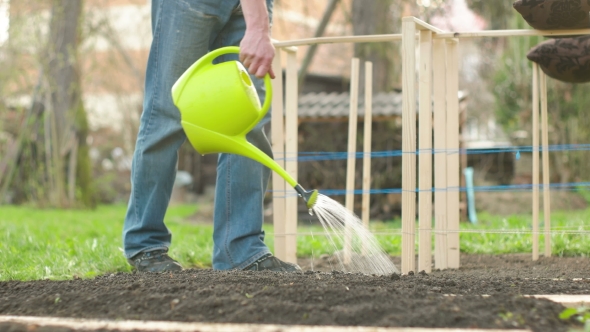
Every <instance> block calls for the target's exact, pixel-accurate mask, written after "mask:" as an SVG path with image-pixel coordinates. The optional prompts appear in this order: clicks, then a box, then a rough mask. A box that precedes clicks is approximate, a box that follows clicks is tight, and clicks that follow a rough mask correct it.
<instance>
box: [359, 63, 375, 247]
mask: <svg viewBox="0 0 590 332" xmlns="http://www.w3.org/2000/svg"><path fill="white" fill-rule="evenodd" d="M364 121H365V124H364V132H363V135H364V137H363V152H364V154H363V198H362V206H361V208H362V215H361V220H362V222H363V226H365V228H366V229H369V219H370V212H371V194H370V190H371V151H372V150H371V142H372V139H373V63H372V62H370V61H367V62H365V120H364ZM362 253H363V255H365V254H367V247H366V245H365V243H363V244H362Z"/></svg>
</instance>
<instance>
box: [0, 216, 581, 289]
mask: <svg viewBox="0 0 590 332" xmlns="http://www.w3.org/2000/svg"><path fill="white" fill-rule="evenodd" d="M125 209H126V207H125V206H123V205H113V206H101V207H99V208H98V209H96V210H92V211H86V210H47V209H35V208H30V207H17V206H0V257H2V260H0V280H34V279H70V278H75V277H80V278H89V277H93V276H96V275H99V274H104V273H111V272H128V271H131V269H130V266H129V265H128V264H127V262H126V261H125V259H124V257H123V255H122V252H121V228H122V224H123V216H124V215H125ZM195 211H196V207H195V206H190V205H181V206H173V207H171V208H170V209H169V211H168V213H167V215H166V224H167V225H168V226H169V228H170V229H171V231H172V233H173V245H172V247H171V248H170V253H171V255H172V256H173V257H175V258H176V259H178V260H179V261H180V262H181V263H182V264H183V265H184V266H185V267H207V266H210V265H211V252H212V247H213V242H212V232H213V229H212V226H209V225H200V224H194V223H191V222H190V221H187V217H188V216H190V215H192V214H193V213H194V212H195ZM478 219H479V220H480V221H479V223H478V224H477V225H472V224H468V223H462V224H461V228H462V230H463V231H464V232H463V233H462V234H461V251H462V252H465V253H488V254H500V253H516V252H530V251H531V248H532V237H531V235H530V234H526V233H527V232H530V230H531V218H530V216H526V215H524V216H513V217H508V218H504V217H495V216H490V215H486V214H480V215H479V216H478ZM551 220H552V228H553V229H554V230H556V231H558V232H557V233H555V234H553V236H552V241H553V249H552V250H553V253H554V254H555V255H567V256H573V255H583V256H590V240H589V238H588V234H585V233H581V234H580V233H578V234H576V233H575V232H584V231H588V228H589V227H588V225H587V224H588V223H587V222H585V221H587V220H590V209H589V210H583V211H572V212H554V213H552V217H551ZM371 229H372V231H373V233H374V234H375V235H376V237H377V238H378V240H379V242H380V243H381V244H382V246H383V248H384V249H385V250H386V251H387V252H388V253H390V254H392V255H399V254H400V250H401V236H400V229H401V225H400V221H399V220H394V221H389V222H374V223H372V225H371ZM265 230H266V232H267V243H268V244H269V246H270V247H271V248H272V246H273V235H272V233H273V228H272V225H265ZM484 230H485V231H487V232H488V233H481V231H484ZM298 231H299V233H300V234H301V235H300V236H298V238H297V252H298V255H299V256H300V257H310V256H313V257H319V256H320V255H322V254H330V253H331V252H332V251H333V249H332V248H331V247H330V246H329V245H328V241H326V240H325V235H323V230H322V229H321V227H320V226H318V225H312V224H310V223H309V222H307V221H301V222H300V225H299V229H298ZM559 231H565V232H559ZM540 244H541V252H542V250H543V237H542V236H541V239H540Z"/></svg>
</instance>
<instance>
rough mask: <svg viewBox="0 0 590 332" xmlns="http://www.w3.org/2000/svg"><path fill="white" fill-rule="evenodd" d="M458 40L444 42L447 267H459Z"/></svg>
mask: <svg viewBox="0 0 590 332" xmlns="http://www.w3.org/2000/svg"><path fill="white" fill-rule="evenodd" d="M458 44H459V41H458V40H457V39H449V40H447V149H448V151H449V152H448V156H447V186H448V188H449V191H448V193H447V206H448V210H447V225H448V230H449V234H448V235H447V245H448V257H447V261H448V267H449V268H451V269H457V268H459V264H460V262H459V218H460V213H459V185H460V180H459V176H460V174H461V170H460V169H459V52H458Z"/></svg>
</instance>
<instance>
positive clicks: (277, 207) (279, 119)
mask: <svg viewBox="0 0 590 332" xmlns="http://www.w3.org/2000/svg"><path fill="white" fill-rule="evenodd" d="M281 53H282V52H281V49H280V48H279V49H277V51H276V54H275V58H274V60H273V63H272V68H273V70H274V72H275V73H276V78H275V79H274V80H272V89H273V91H274V92H275V93H273V100H272V116H271V140H272V151H273V153H274V155H275V157H278V158H276V162H277V163H278V164H279V166H281V167H282V168H283V169H284V168H285V116H284V112H283V110H284V106H283V102H284V101H283V74H282V73H283V69H282V65H281ZM285 183H286V182H285V180H284V179H283V178H282V177H281V176H280V175H278V174H277V173H276V172H272V190H273V195H272V212H273V213H272V218H273V225H274V232H275V239H274V246H275V248H274V254H275V256H277V258H278V259H281V260H286V259H287V246H286V242H285V234H286V233H287V231H286V226H287V225H286V222H287V219H286V214H285V195H286V192H285V188H286V185H285Z"/></svg>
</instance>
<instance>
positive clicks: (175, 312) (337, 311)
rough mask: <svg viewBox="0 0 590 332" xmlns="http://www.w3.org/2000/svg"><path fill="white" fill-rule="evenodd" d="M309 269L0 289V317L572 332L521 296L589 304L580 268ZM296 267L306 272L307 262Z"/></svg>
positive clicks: (484, 259)
mask: <svg viewBox="0 0 590 332" xmlns="http://www.w3.org/2000/svg"><path fill="white" fill-rule="evenodd" d="M313 263H314V269H317V270H323V271H327V272H320V271H309V270H307V271H306V272H304V273H292V274H279V273H271V272H237V271H231V272H218V271H212V270H185V271H182V272H178V273H164V274H151V273H119V274H111V275H104V276H100V277H97V278H94V279H77V280H69V281H49V280H43V281H31V282H18V281H10V282H2V283H0V315H24V316H53V317H74V318H98V319H112V320H121V319H126V320H127V319H132V320H160V321H162V320H163V321H180V322H217V323H257V324H259V323H263V324H295V325H299V324H301V325H343V326H383V327H395V326H403V327H471V328H507V329H509V328H529V329H531V330H533V331H567V330H568V329H569V328H571V327H573V326H577V325H575V322H574V321H573V320H570V321H563V320H561V319H559V317H558V316H559V314H560V313H561V312H562V311H563V310H564V307H563V306H562V305H561V304H558V303H555V302H551V301H549V300H545V299H534V298H529V297H525V296H524V295H536V294H590V272H589V271H590V259H588V258H571V257H570V258H558V257H552V258H541V259H540V260H539V261H537V262H532V261H531V258H530V255H496V256H486V255H463V256H462V267H461V269H459V270H446V271H434V272H432V273H430V274H425V273H416V274H414V275H407V276H406V275H404V276H400V275H389V276H370V275H360V274H346V273H341V272H331V271H328V270H330V257H324V258H321V259H316V260H314V262H313ZM397 263H398V266H399V261H398V262H397ZM300 264H301V265H302V266H303V267H304V268H305V269H309V268H310V266H311V260H301V262H300ZM2 324H4V327H5V328H6V326H7V325H6V324H8V323H2ZM578 326H579V325H578ZM13 327H14V328H15V331H18V330H16V327H17V326H16V325H14V326H13Z"/></svg>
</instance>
